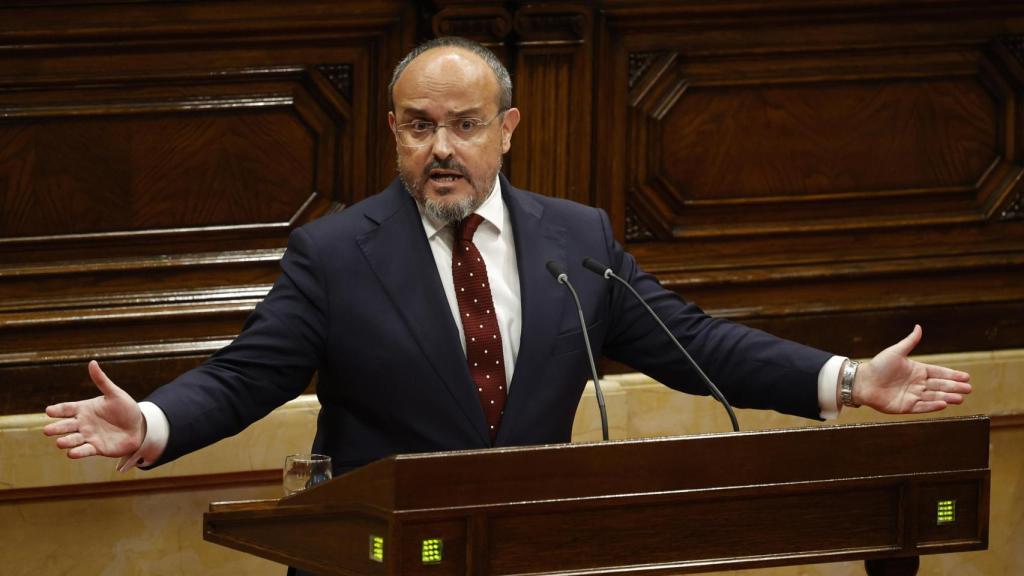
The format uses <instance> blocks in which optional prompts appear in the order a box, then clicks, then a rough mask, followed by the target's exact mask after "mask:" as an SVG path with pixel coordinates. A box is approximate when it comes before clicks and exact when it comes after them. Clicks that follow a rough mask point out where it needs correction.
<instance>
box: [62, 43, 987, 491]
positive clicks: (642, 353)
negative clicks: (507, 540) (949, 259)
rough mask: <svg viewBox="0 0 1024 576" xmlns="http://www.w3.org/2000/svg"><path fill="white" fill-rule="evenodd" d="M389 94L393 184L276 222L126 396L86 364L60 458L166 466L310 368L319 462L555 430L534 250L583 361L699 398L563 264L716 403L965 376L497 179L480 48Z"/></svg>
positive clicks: (964, 381) (903, 397) (496, 130)
mask: <svg viewBox="0 0 1024 576" xmlns="http://www.w3.org/2000/svg"><path fill="white" fill-rule="evenodd" d="M390 90H391V98H392V111H391V112H389V113H388V123H389V125H390V127H391V130H392V132H393V134H394V136H395V142H396V146H397V151H398V172H399V179H398V180H396V181H395V182H393V183H392V184H391V185H390V186H389V187H388V188H387V189H386V190H384V191H383V192H381V193H380V194H377V195H375V196H373V197H371V198H368V199H366V200H364V201H363V202H360V203H358V204H356V205H354V206H352V207H350V208H348V209H347V210H345V211H343V212H342V213H340V214H337V215H333V216H329V217H325V218H322V219H320V220H318V221H316V222H313V223H311V224H309V225H307V226H304V227H302V228H300V229H298V230H296V231H295V232H294V233H293V234H292V236H291V238H290V240H289V247H288V250H287V252H286V254H285V256H284V258H283V260H282V262H281V268H282V274H281V276H280V278H279V279H278V280H277V282H276V283H275V285H274V288H273V289H272V290H271V292H270V293H269V294H268V296H267V298H266V299H265V300H264V301H263V302H262V303H261V304H260V305H259V306H257V308H256V310H255V311H254V312H253V314H252V316H251V317H250V318H249V320H248V321H247V322H246V326H245V328H244V329H243V331H242V333H241V334H240V335H239V337H238V338H237V339H236V340H235V341H234V342H233V343H232V344H231V345H229V346H227V347H226V348H225V349H223V350H221V351H220V352H218V353H216V354H214V355H213V356H212V357H211V358H210V360H209V361H207V362H206V363H205V364H204V365H203V366H201V367H199V368H197V369H195V370H192V371H190V372H188V373H186V374H184V375H182V376H180V377H179V378H177V379H176V380H175V381H173V382H171V383H170V384H168V385H166V386H164V387H162V388H160V389H158V390H157V391H156V392H154V393H153V394H152V395H151V396H150V397H149V398H148V399H147V401H146V402H142V403H141V404H138V403H136V402H135V400H133V399H132V398H130V397H129V396H128V395H127V394H125V393H124V392H123V391H121V390H120V389H119V388H118V387H117V386H115V385H114V383H113V382H111V381H110V380H109V379H107V377H106V376H105V375H104V374H103V372H102V371H101V370H100V367H99V365H98V364H97V363H95V362H92V363H90V365H89V374H90V376H91V378H92V380H93V381H94V382H95V384H96V386H97V387H98V388H99V389H100V391H101V392H102V393H103V395H102V396H99V397H96V398H93V399H90V400H84V401H80V402H69V403H63V404H56V405H53V406H49V407H47V409H46V412H47V414H48V415H50V416H52V417H55V418H62V419H61V420H59V421H57V422H54V423H51V424H49V425H48V426H46V428H45V433H46V434H48V435H55V436H60V437H59V438H58V440H57V445H58V447H60V448H64V449H67V451H68V452H67V453H68V456H69V457H71V458H82V457H88V456H93V455H103V456H110V457H120V458H122V465H121V468H122V469H125V468H128V467H131V466H134V465H141V466H146V467H149V466H154V465H158V464H161V463H164V462H168V461H170V460H173V459H175V458H177V457H179V456H181V455H183V454H186V453H188V452H191V451H193V450H197V449H199V448H201V447H203V446H206V445H208V444H210V443H212V442H215V441H217V440H219V439H221V438H223V437H226V436H230V435H232V434H236V433H237V432H239V431H240V430H242V429H243V428H245V427H246V426H248V425H249V424H250V423H252V422H253V421H255V420H257V419H259V418H261V417H263V416H264V415H266V414H267V413H268V412H270V411H271V410H273V409H274V408H275V407H277V406H279V405H280V404H282V403H284V402H286V401H287V400H289V399H290V398H293V397H294V396H296V395H298V394H299V393H301V392H302V390H303V389H304V388H305V387H306V385H307V383H308V382H309V381H310V378H311V377H312V376H313V374H314V372H315V373H317V375H318V385H317V395H318V396H319V399H320V402H321V406H322V409H321V412H320V415H319V419H318V426H317V435H316V439H315V441H314V446H313V451H314V452H317V453H323V454H327V455H330V456H332V458H333V463H334V466H335V472H336V473H338V472H343V471H345V470H348V469H351V468H354V467H357V466H360V465H363V464H366V463H368V462H371V461H373V460H376V459H378V458H382V457H385V456H388V455H390V454H394V453H403V452H420V451H433V450H451V449H463V448H481V447H487V446H503V445H522V444H537V443H550V442H565V441H568V440H569V439H570V433H571V428H572V421H573V417H574V413H575V408H576V406H577V403H578V401H579V398H580V395H581V392H582V390H583V386H584V383H585V381H586V380H587V377H588V375H589V374H588V368H587V366H588V365H587V361H586V357H585V355H584V354H585V352H584V351H583V339H582V334H581V333H580V328H579V325H578V319H577V315H576V311H575V308H574V306H573V305H572V303H571V300H570V298H569V295H568V294H567V293H566V292H565V290H564V289H563V288H562V287H561V286H559V285H558V284H557V283H555V281H554V280H553V279H552V278H551V277H550V275H549V274H548V272H547V270H546V269H545V264H546V263H547V262H548V261H552V260H554V261H557V262H560V263H563V264H565V265H566V266H567V268H568V273H569V275H570V276H571V277H572V279H573V281H574V283H575V284H576V287H577V290H578V291H579V294H580V298H581V301H582V304H583V308H584V313H585V316H586V320H587V324H588V332H589V334H590V337H591V340H592V342H593V343H594V347H595V353H597V354H602V353H603V354H604V355H606V356H608V357H610V358H613V359H616V360H619V361H621V362H624V363H626V364H629V365H630V366H633V367H634V368H636V369H638V370H641V371H643V372H645V373H647V374H649V375H651V376H653V377H654V378H656V379H658V380H659V381H661V382H664V383H665V384H667V385H669V386H671V387H673V388H677V389H680V390H684V391H687V392H691V393H697V394H703V393H706V392H705V391H704V390H703V388H702V386H701V385H700V383H699V381H698V380H697V379H696V378H695V377H694V374H693V372H692V369H691V368H690V367H689V366H688V365H687V363H686V362H685V361H684V360H683V359H682V358H680V357H679V355H678V353H677V351H676V350H675V349H674V347H673V345H672V343H671V342H669V341H668V340H667V339H666V338H665V337H664V335H663V334H662V333H660V331H659V330H658V328H657V326H656V325H655V323H654V321H653V320H651V319H650V318H649V317H648V316H647V314H646V313H645V312H644V310H643V309H642V308H641V307H640V306H639V305H637V304H636V303H635V302H634V301H633V300H631V299H630V297H629V295H628V294H626V293H625V292H624V291H623V290H622V289H620V288H617V287H615V286H613V285H611V284H609V283H607V282H605V280H604V279H602V278H601V277H599V276H597V275H594V274H591V273H589V272H586V271H584V270H583V269H582V268H581V265H580V263H581V261H582V260H583V259H584V258H585V257H593V258H595V259H597V260H599V261H602V262H605V263H607V264H608V265H609V266H611V267H612V268H613V269H614V270H615V271H616V272H617V273H618V274H620V275H621V276H623V277H624V278H626V279H627V280H628V281H629V282H630V283H631V284H632V285H633V286H634V287H635V288H636V289H637V290H638V291H639V292H640V293H641V294H642V295H643V296H644V298H645V299H646V300H647V301H648V302H649V303H650V304H651V306H652V307H653V308H654V309H655V310H656V311H657V312H658V314H659V315H660V316H661V317H662V318H663V319H664V320H665V322H666V323H667V324H668V325H669V327H670V328H671V329H672V330H673V332H674V333H675V334H676V336H677V337H678V338H679V339H680V341H682V343H683V344H684V345H685V346H687V348H688V349H689V350H690V352H691V354H692V355H693V356H694V358H696V360H697V361H698V362H699V363H700V364H701V365H702V366H703V367H704V369H705V371H706V372H707V373H708V374H709V375H710V376H711V378H712V380H714V381H715V382H717V383H718V385H719V387H720V388H721V390H722V392H723V393H724V395H725V396H726V397H727V398H728V399H729V401H730V402H731V403H732V404H734V405H736V406H740V407H753V408H770V409H774V410H778V411H781V412H785V413H790V414H797V415H801V416H805V417H808V418H820V417H828V416H831V415H834V414H835V413H836V412H837V411H838V410H839V408H840V404H843V403H845V404H847V405H851V406H852V405H856V404H865V405H868V406H871V407H873V408H875V409H876V410H879V411H882V412H890V413H911V412H928V411H933V410H940V409H942V408H944V407H945V406H946V405H948V404H959V403H960V402H962V400H963V395H964V394H967V393H969V392H970V384H968V380H969V376H968V375H967V374H966V373H963V372H959V371H955V370H950V369H947V368H942V367H937V366H930V365H925V364H922V363H919V362H915V361H912V360H910V359H908V358H907V355H908V354H909V353H910V352H911V350H912V349H913V348H914V346H915V345H916V344H917V342H918V341H919V340H920V338H921V330H920V328H919V327H915V328H914V330H913V332H912V333H911V334H910V335H909V336H907V337H906V338H905V339H904V340H902V341H901V342H899V343H897V344H895V345H894V346H892V347H890V348H888V349H886V350H884V351H882V352H881V353H879V354H878V355H877V356H875V358H873V359H872V360H871V361H869V362H866V363H865V364H863V365H861V366H860V367H859V368H857V366H856V365H855V364H854V363H850V362H849V361H847V359H845V358H841V357H834V356H831V355H830V354H827V353H825V352H822V351H819V350H815V349H812V348H808V347H805V346H802V345H799V344H796V343H793V342H788V341H785V340H780V339H778V338H774V337H772V336H769V335H767V334H764V333H762V332H759V331H756V330H752V329H749V328H746V327H743V326H739V325H736V324H733V323H730V322H727V321H724V320H718V319H714V318H710V317H708V316H707V315H705V314H704V313H703V312H702V311H701V310H700V309H699V308H697V307H696V306H694V305H692V304H688V303H686V302H684V301H682V300H681V299H679V298H678V297H677V296H676V295H674V294H672V293H671V292H669V291H667V290H664V289H662V288H661V286H660V285H659V284H658V283H657V281H656V279H655V278H653V277H652V276H650V275H648V274H646V273H644V272H643V271H642V270H640V269H639V267H638V266H637V263H636V261H635V260H634V259H633V258H632V256H630V255H629V254H627V253H625V252H624V251H623V250H622V247H621V246H620V245H619V244H618V243H617V242H615V240H614V239H613V237H612V234H611V228H610V225H609V222H608V219H607V216H606V215H605V214H604V212H602V211H600V210H597V209H594V208H590V207H586V206H582V205H579V204H575V203H571V202H567V201H564V200H558V199H552V198H547V197H544V196H539V195H535V194H532V193H529V192H525V191H522V190H518V189H516V188H514V187H513V186H512V185H511V184H510V183H509V182H508V181H507V180H506V179H505V178H504V177H503V176H501V175H499V169H500V167H501V159H502V155H503V154H504V153H505V152H507V151H508V149H509V147H510V141H511V138H512V134H513V133H514V132H515V129H516V126H517V125H518V123H519V117H520V113H519V110H517V109H516V108H513V107H512V105H511V94H512V87H511V81H510V80H509V77H508V72H507V71H506V70H505V69H504V67H503V66H502V65H501V64H500V62H498V60H497V59H496V58H495V57H494V55H493V54H491V53H490V52H489V51H487V50H486V49H485V48H483V47H481V46H479V45H477V44H475V43H472V42H469V41H466V40H461V39H457V38H445V39H440V40H436V41H432V42H430V43H427V44H426V45H423V46H421V47H419V48H417V49H416V50H414V51H413V52H412V53H410V54H409V55H408V56H407V57H406V58H405V59H404V60H403V61H402V62H401V63H400V64H399V65H398V67H397V68H396V70H395V73H394V76H393V79H392V83H391V86H390ZM478 283H479V285H477V284H478ZM841 383H842V384H845V387H846V390H845V396H844V395H843V394H842V393H841V392H840V388H841V386H840V384H841Z"/></svg>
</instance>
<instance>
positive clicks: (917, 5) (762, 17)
mask: <svg viewBox="0 0 1024 576" xmlns="http://www.w3.org/2000/svg"><path fill="white" fill-rule="evenodd" d="M600 12H601V26H600V34H599V37H598V45H599V46H600V51H599V54H598V58H597V60H598V62H597V65H596V71H597V82H596V85H597V86H599V87H601V88H602V89H599V90H597V91H595V94H596V98H595V118H601V117H604V118H607V119H608V122H607V123H606V124H605V127H606V130H605V131H604V132H603V133H602V135H601V136H600V137H598V138H596V139H595V145H596V148H595V150H596V156H595V158H596V163H595V174H596V182H597V185H596V186H597V190H596V197H597V198H598V200H599V202H600V203H601V204H602V205H604V206H606V207H607V208H608V209H609V212H610V214H611V215H612V219H613V222H614V223H615V224H616V225H617V226H618V230H619V233H620V234H622V235H623V236H624V237H625V239H626V241H627V244H628V246H629V248H630V249H631V251H632V252H633V253H634V254H636V255H637V257H638V259H639V260H640V262H641V264H642V265H644V266H645V268H647V269H649V270H651V271H654V272H656V273H658V275H659V277H660V278H661V279H662V280H663V282H664V283H665V284H666V285H668V286H670V287H672V288H673V289H674V290H676V291H678V292H680V293H681V294H682V295H683V296H684V297H686V298H688V299H690V300H693V301H695V302H697V303H698V304H700V305H702V306H703V307H704V308H705V309H706V310H708V311H710V312H712V313H714V314H717V315H722V316H727V317H730V318H733V319H736V320H738V321H741V322H745V323H749V324H752V325H755V326H758V327H760V328H764V329H766V330H769V331H771V332H775V333H778V334H780V335H783V336H787V337H790V338H794V339H797V340H801V341H804V342H808V343H811V344H814V345H818V346H821V347H824V348H826V349H829V350H833V351H836V352H838V353H843V354H853V355H861V356H863V355H870V354H873V353H875V352H877V351H878V350H879V349H881V348H882V347H884V346H886V345H888V344H890V343H892V342H894V341H895V340H896V339H898V338H899V337H900V336H902V335H903V334H905V333H906V332H909V330H910V328H911V326H912V325H913V323H914V322H919V323H921V324H922V325H923V326H924V328H925V334H926V336H925V341H924V344H923V346H922V351H925V350H927V351H951V350H982V349H991V348H1002V347H1013V346H1020V345H1022V344H1024V323H1022V322H1021V321H1020V320H1019V318H1020V317H1021V316H1020V309H1021V301H1022V299H1024V283H1022V282H1021V281H1020V280H1021V278H1022V269H1021V265H1022V264H1024V262H1022V261H1021V259H1020V254H1021V253H1022V249H1024V222H1022V221H1021V219H1020V216H1019V213H1020V195H1021V190H1022V189H1024V187H1022V185H1021V181H1020V180H1021V176H1022V174H1024V153H1022V151H1021V149H1020V144H1019V142H1020V141H1021V135H1022V134H1024V126H1022V125H1021V121H1020V118H1021V117H1022V116H1021V111H1022V109H1024V108H1022V107H1024V82H1022V80H1024V65H1022V64H1024V58H1022V54H1024V51H1022V50H1021V44H1022V42H1021V37H1022V33H1024V10H1022V8H1021V7H1020V5H1019V4H1018V3H1010V2H983V3H978V2H956V1H952V0H951V1H946V2H885V1H877V2H853V1H829V2H816V3H810V2H701V1H687V2H675V3H664V2H642V1H626V0H622V1H609V2H604V3H603V4H602V7H601V10H600Z"/></svg>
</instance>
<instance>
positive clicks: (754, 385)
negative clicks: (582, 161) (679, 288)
mask: <svg viewBox="0 0 1024 576" xmlns="http://www.w3.org/2000/svg"><path fill="white" fill-rule="evenodd" d="M601 216H602V226H603V228H604V230H605V242H606V246H607V255H608V259H609V262H610V265H611V266H612V267H613V269H614V270H616V272H617V273H618V274H619V275H620V276H622V277H623V278H624V279H626V280H627V281H628V282H629V283H630V284H631V285H632V286H633V287H634V288H635V289H636V290H637V291H638V292H639V293H640V295H641V296H643V298H644V299H645V300H646V301H647V302H648V304H650V305H651V307H652V308H653V309H654V311H655V312H656V313H657V314H658V316H659V317H660V318H661V319H662V320H663V321H664V322H665V324H666V325H667V326H668V327H669V329H670V330H671V331H672V333H673V334H674V335H675V336H676V338H678V339H679V341H680V343H681V344H682V345H683V346H684V347H686V349H687V351H689V352H690V354H691V355H692V356H693V358H694V360H696V361H697V363H698V364H699V365H700V366H701V367H702V368H703V369H704V371H705V372H706V373H707V375H708V376H709V377H710V378H711V380H712V381H713V382H714V383H715V384H716V385H717V386H718V387H719V388H720V389H721V390H722V393H723V394H724V395H725V397H726V398H727V399H728V400H729V402H730V403H731V404H732V405H734V406H736V407H741V408H762V409H771V410H776V411H778V412H782V413H786V414H793V415H797V416H803V417H806V418H816V419H820V415H819V413H820V407H819V406H818V394H817V378H818V372H819V371H820V370H821V367H822V366H823V365H824V364H825V362H826V361H827V360H828V359H829V358H830V356H831V354H829V353H827V352H823V351H821V350H816V349H814V348H811V347H808V346H804V345H802V344H798V343H795V342H791V341H788V340H784V339H781V338H777V337H775V336H772V335H770V334H768V333H765V332H763V331H760V330H756V329H753V328H749V327H746V326H743V325H740V324H736V323H734V322H730V321H728V320H723V319H719V318H712V317H711V316H708V315H707V314H705V313H704V311H703V310H701V309H700V308H699V307H698V306H696V305H695V304H693V303H690V302H686V301H684V300H683V299H682V298H680V297H679V296H678V295H677V294H676V293H674V292H671V291H669V290H666V289H665V288H663V287H662V286H661V284H660V283H659V282H658V280H657V279H656V278H655V277H654V276H652V275H650V274H648V273H646V272H644V271H643V270H641V269H640V267H639V266H638V265H637V262H636V260H635V259H634V258H633V256H631V255H630V254H629V253H627V252H625V251H624V250H623V249H622V246H620V245H619V244H618V242H616V241H615V240H614V238H612V237H611V232H610V231H611V226H610V224H609V222H608V217H607V215H606V214H604V212H601ZM608 306H609V312H610V313H609V315H608V317H609V318H610V326H609V327H608V334H607V337H606V339H605V342H604V350H603V352H604V354H606V355H607V356H608V357H610V358H612V359H614V360H616V361H619V362H623V363H625V364H628V365H630V366H632V367H634V368H636V369H637V370H640V371H642V372H644V373H645V374H647V375H649V376H651V377H652V378H654V379H656V380H658V381H660V382H662V383H664V384H666V385H668V386H670V387H672V388H675V389H677V390H681V391H684V392H688V393H691V394H701V395H707V394H708V391H707V390H706V389H705V387H704V385H703V383H702V382H701V380H700V378H699V376H698V375H697V374H696V372H695V371H694V370H693V369H692V368H691V367H690V365H689V363H687V362H686V360H685V358H683V357H682V354H681V353H680V352H679V351H678V349H676V348H675V346H674V345H673V344H672V343H671V341H670V340H669V339H668V337H667V336H665V334H664V333H663V332H662V331H661V329H660V328H659V327H658V326H657V324H656V323H655V322H654V321H653V320H652V319H651V318H650V316H649V315H648V314H647V312H646V311H645V310H644V309H643V308H642V307H641V306H640V305H639V304H638V303H637V302H636V301H635V299H634V298H633V297H632V295H631V294H629V293H628V292H627V291H626V290H625V288H623V287H621V286H619V285H617V284H615V285H613V286H612V287H611V292H610V296H609V300H608Z"/></svg>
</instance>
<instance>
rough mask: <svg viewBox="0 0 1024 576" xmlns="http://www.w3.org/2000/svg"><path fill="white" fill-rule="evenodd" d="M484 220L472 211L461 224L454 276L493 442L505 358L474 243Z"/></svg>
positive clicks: (471, 364) (468, 351) (500, 407)
mask: <svg viewBox="0 0 1024 576" xmlns="http://www.w3.org/2000/svg"><path fill="white" fill-rule="evenodd" d="M481 222H483V218H482V217H481V216H480V215H479V214H471V215H470V216H468V217H467V218H465V219H464V220H462V221H461V222H460V223H459V226H458V229H457V230H456V234H455V246H454V247H453V248H452V278H453V279H454V280H455V296H456V299H457V300H458V302H459V319H460V320H462V329H463V332H465V334H466V361H467V362H468V363H469V373H470V375H471V376H472V377H473V382H475V383H476V390H477V392H478V393H479V394H480V406H482V407H483V409H484V416H486V418H487V427H488V429H489V431H490V433H491V440H492V441H493V440H494V437H495V436H496V435H497V433H498V426H499V424H500V423H501V415H502V414H503V413H504V410H505V392H506V391H505V359H504V356H503V354H502V348H501V334H500V333H499V332H498V318H497V316H496V315H495V313H494V300H493V299H492V298H491V285H490V283H489V282H488V281H487V266H486V265H485V264H484V259H483V258H482V257H481V256H480V251H479V250H477V249H476V245H475V244H473V234H474V233H475V232H476V229H477V227H478V226H480V223H481Z"/></svg>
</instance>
